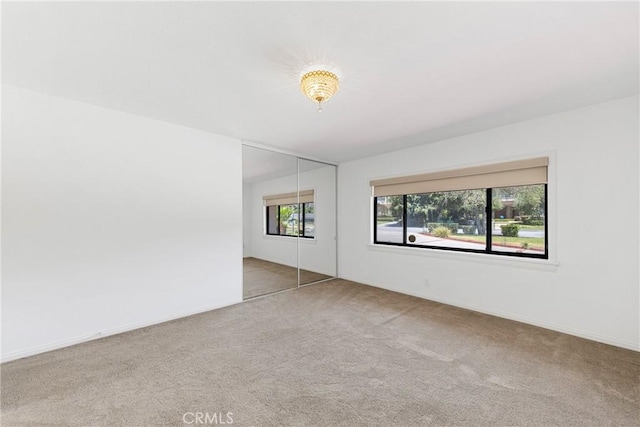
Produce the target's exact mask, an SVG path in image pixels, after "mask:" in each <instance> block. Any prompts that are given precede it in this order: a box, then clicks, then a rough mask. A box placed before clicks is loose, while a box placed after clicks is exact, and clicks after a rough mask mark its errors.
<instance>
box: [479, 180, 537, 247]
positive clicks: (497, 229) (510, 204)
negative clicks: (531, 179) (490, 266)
mask: <svg viewBox="0 0 640 427" xmlns="http://www.w3.org/2000/svg"><path fill="white" fill-rule="evenodd" d="M492 191H493V201H492V211H493V215H492V219H491V239H492V240H491V250H492V251H496V252H517V253H525V254H537V255H544V253H545V221H546V212H545V206H546V201H545V184H539V185H523V186H519V187H501V188H494V189H493V190H492Z"/></svg>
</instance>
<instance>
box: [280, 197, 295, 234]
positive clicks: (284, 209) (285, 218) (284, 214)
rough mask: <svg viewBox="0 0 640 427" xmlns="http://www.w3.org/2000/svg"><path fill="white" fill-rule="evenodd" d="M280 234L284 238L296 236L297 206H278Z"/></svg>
mask: <svg viewBox="0 0 640 427" xmlns="http://www.w3.org/2000/svg"><path fill="white" fill-rule="evenodd" d="M280 234H281V235H283V236H284V235H286V236H297V235H298V205H297V204H296V205H282V206H280Z"/></svg>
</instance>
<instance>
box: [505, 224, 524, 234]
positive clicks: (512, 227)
mask: <svg viewBox="0 0 640 427" xmlns="http://www.w3.org/2000/svg"><path fill="white" fill-rule="evenodd" d="M500 229H501V230H502V235H503V236H506V237H518V232H519V231H520V225H518V224H505V225H501V226H500Z"/></svg>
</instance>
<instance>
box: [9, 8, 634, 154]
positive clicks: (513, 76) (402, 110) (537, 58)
mask: <svg viewBox="0 0 640 427" xmlns="http://www.w3.org/2000/svg"><path fill="white" fill-rule="evenodd" d="M638 15H639V6H638V2H626V3H623V2H620V3H619V2H586V3H583V2H562V3H554V2H526V3H523V2H512V3H509V2H449V3H445V2H345V3H337V2H220V3H219V2H153V3H152V2H136V3H134V2H130V3H114V2H99V3H98V2H69V3H67V2H65V3H55V2H53V3H32V2H28V3H8V2H3V3H2V80H3V82H6V83H10V84H15V85H17V86H22V87H26V88H31V89H35V90H40V91H43V92H47V93H51V94H54V95H60V96H64V97H67V98H71V99H76V100H79V101H84V102H88V103H92V104H97V105H101V106H105V107H109V108H114V109H118V110H122V111H127V112H130V113H133V114H138V115H141V116H147V117H151V118H155V119H160V120H165V121H168V122H173V123H178V124H181V125H185V126H189V127H193V128H198V129H203V130H207V131H212V132H216V133H220V134H223V135H228V136H232V137H237V138H241V139H244V140H249V141H254V142H258V143H262V144H266V145H271V146H275V147H279V148H281V149H285V150H291V151H295V152H299V153H302V154H305V155H307V156H312V157H317V158H321V159H326V160H329V161H345V160H349V159H354V158H358V157H365V156H368V155H374V154H378V153H382V152H385V151H391V150H394V149H399V148H403V147H407V146H411V145H417V144H421V143H425V142H431V141H435V140H438V139H442V138H445V137H450V136H456V135H461V134H465V133H469V132H474V131H478V130H482V129H487V128H490V127H496V126H501V125H505V124H508V123H511V122H515V121H519V120H524V119H528V118H532V117H537V116H541V115H545V114H551V113H555V112H558V111H562V110H566V109H570V108H576V107H580V106H584V105H588V104H593V103H596V102H602V101H607V100H610V99H615V98H620V97H624V96H630V95H633V94H637V93H638V86H639V85H638V73H639V65H638V64H639V54H638V51H639V47H638V27H639V22H638ZM313 62H322V63H329V64H330V65H332V66H336V67H338V68H339V69H340V71H341V75H342V79H341V87H340V91H339V92H338V94H337V95H336V96H335V97H334V98H333V99H331V100H330V101H329V102H328V103H327V104H326V105H325V107H324V111H323V112H322V113H318V112H317V111H316V107H315V105H314V104H313V103H312V102H311V101H309V100H307V99H305V98H304V97H303V95H302V94H301V92H300V90H299V87H298V75H299V72H300V71H301V70H302V69H303V68H304V67H305V66H307V65H309V64H310V63H313Z"/></svg>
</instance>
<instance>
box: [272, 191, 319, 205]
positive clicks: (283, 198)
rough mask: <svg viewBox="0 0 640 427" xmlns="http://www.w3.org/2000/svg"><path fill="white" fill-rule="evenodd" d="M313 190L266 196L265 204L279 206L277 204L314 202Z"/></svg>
mask: <svg viewBox="0 0 640 427" xmlns="http://www.w3.org/2000/svg"><path fill="white" fill-rule="evenodd" d="M313 196H314V193H313V190H304V191H300V195H299V197H298V193H296V192H295V191H294V192H292V193H282V194H272V195H269V196H264V197H263V198H262V200H263V202H264V205H265V206H277V205H295V204H297V203H311V202H313Z"/></svg>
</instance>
